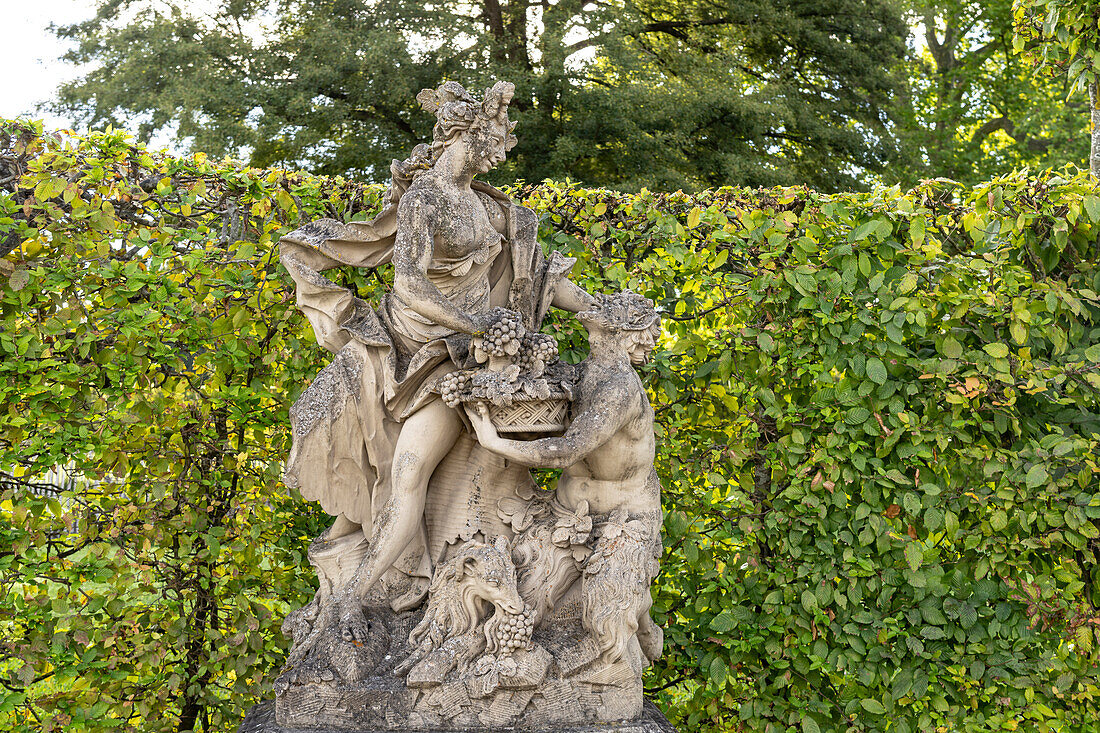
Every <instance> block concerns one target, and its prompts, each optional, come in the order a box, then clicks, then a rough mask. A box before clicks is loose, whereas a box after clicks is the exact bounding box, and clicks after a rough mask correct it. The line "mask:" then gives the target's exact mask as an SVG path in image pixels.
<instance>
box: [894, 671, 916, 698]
mask: <svg viewBox="0 0 1100 733" xmlns="http://www.w3.org/2000/svg"><path fill="white" fill-rule="evenodd" d="M912 687H913V670H912V669H910V668H908V667H903V668H902V669H900V670H899V671H898V673H897V674H896V675H894V680H893V682H891V683H890V697H892V698H893V699H894V700H899V699H901V698H903V697H905V696H906V695H908V694H909V690H910V689H912Z"/></svg>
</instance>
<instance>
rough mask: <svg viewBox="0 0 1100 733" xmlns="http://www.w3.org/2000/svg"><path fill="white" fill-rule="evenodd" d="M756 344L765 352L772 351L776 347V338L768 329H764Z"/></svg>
mask: <svg viewBox="0 0 1100 733" xmlns="http://www.w3.org/2000/svg"><path fill="white" fill-rule="evenodd" d="M756 345H757V346H759V347H760V350H761V351H763V352H764V353H766V354H767V353H770V352H771V351H772V349H774V348H775V339H774V338H772V335H771V334H770V333H768V332H767V331H762V332H761V333H760V334H759V335H757V337H756Z"/></svg>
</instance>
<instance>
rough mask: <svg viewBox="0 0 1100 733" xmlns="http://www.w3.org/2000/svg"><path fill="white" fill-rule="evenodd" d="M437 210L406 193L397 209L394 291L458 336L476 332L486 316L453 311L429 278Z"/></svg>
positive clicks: (415, 309)
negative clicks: (458, 334) (457, 333)
mask: <svg viewBox="0 0 1100 733" xmlns="http://www.w3.org/2000/svg"><path fill="white" fill-rule="evenodd" d="M437 216H438V213H437V211H436V208H435V207H434V206H433V205H432V204H431V203H430V202H427V201H425V200H424V199H423V197H421V196H419V195H416V194H412V195H410V194H405V196H404V197H402V199H401V203H400V204H398V208H397V238H396V241H395V242H394V246H393V265H394V291H395V292H396V293H397V295H398V296H400V298H401V299H402V300H403V301H405V303H406V304H407V305H408V306H409V307H410V308H412V309H413V310H414V311H416V312H417V313H419V314H420V315H422V316H424V317H425V318H427V319H429V320H431V321H432V322H433V323H438V324H439V325H441V326H446V327H447V328H451V329H454V330H455V331H459V332H461V333H477V332H479V331H480V330H482V329H484V328H485V327H486V325H487V323H486V322H485V321H486V317H485V316H479V315H475V314H472V313H465V312H463V311H462V310H461V309H459V308H456V307H455V306H454V304H453V303H451V302H450V301H449V300H447V298H446V297H445V296H444V295H443V293H442V292H440V290H439V288H437V287H436V286H435V285H434V284H432V282H431V281H430V280H429V279H428V266H429V265H430V264H431V261H432V249H433V240H434V233H435V226H434V225H433V221H434V220H435V218H436V217H437Z"/></svg>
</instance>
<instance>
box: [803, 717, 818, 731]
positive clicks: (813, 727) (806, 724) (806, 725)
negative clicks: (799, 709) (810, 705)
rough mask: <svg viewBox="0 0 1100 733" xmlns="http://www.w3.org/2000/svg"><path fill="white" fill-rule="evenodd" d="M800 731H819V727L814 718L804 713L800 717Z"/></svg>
mask: <svg viewBox="0 0 1100 733" xmlns="http://www.w3.org/2000/svg"><path fill="white" fill-rule="evenodd" d="M802 733H821V728H820V727H819V726H818V725H817V721H816V720H814V719H813V718H811V717H810V716H809V715H806V716H803V718H802Z"/></svg>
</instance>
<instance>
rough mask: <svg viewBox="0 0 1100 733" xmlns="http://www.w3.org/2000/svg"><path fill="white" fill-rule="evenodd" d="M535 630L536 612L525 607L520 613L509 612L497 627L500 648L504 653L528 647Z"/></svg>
mask: <svg viewBox="0 0 1100 733" xmlns="http://www.w3.org/2000/svg"><path fill="white" fill-rule="evenodd" d="M534 630H535V613H534V611H533V610H532V609H530V608H525V609H524V610H523V611H521V612H520V613H519V614H516V615H512V614H508V615H506V616H505V617H504V618H503V619H501V623H500V625H498V626H497V628H496V637H497V644H498V648H499V649H501V650H502V651H503V653H504V654H510V653H511V652H513V651H516V650H518V649H527V648H528V647H529V646H530V645H531V633H532V632H533V631H534Z"/></svg>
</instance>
